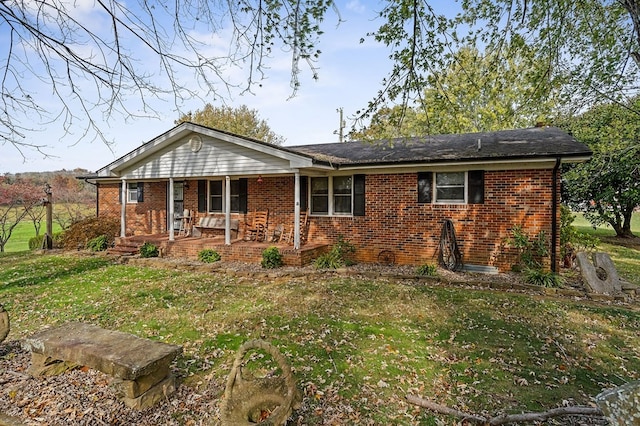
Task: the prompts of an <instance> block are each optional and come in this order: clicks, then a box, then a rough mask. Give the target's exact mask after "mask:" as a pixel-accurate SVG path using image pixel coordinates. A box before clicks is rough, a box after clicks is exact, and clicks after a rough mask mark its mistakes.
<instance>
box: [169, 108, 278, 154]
mask: <svg viewBox="0 0 640 426" xmlns="http://www.w3.org/2000/svg"><path fill="white" fill-rule="evenodd" d="M183 121H191V122H192V123H196V124H201V125H203V126H207V127H212V128H214V129H218V130H223V131H226V132H231V133H235V134H236V135H241V136H246V137H249V138H253V139H258V140H261V141H263V142H268V143H272V144H275V145H281V144H282V143H283V142H284V137H282V136H280V135H278V134H276V133H275V132H274V131H273V130H271V128H270V127H269V124H268V123H267V122H266V121H265V120H262V119H261V118H260V117H259V113H258V111H257V110H255V109H249V108H248V107H247V106H246V105H242V106H240V107H237V108H233V107H229V106H220V107H217V106H213V105H211V104H206V105H205V106H204V108H202V109H199V110H196V111H195V112H188V113H187V114H184V115H183V116H182V117H180V118H179V119H178V120H177V121H176V124H177V123H182V122H183Z"/></svg>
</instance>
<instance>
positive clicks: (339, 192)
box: [333, 176, 353, 214]
mask: <svg viewBox="0 0 640 426" xmlns="http://www.w3.org/2000/svg"><path fill="white" fill-rule="evenodd" d="M352 183H353V178H352V177H351V176H335V177H334V178H333V212H334V213H335V214H351V188H352V187H353V184H352Z"/></svg>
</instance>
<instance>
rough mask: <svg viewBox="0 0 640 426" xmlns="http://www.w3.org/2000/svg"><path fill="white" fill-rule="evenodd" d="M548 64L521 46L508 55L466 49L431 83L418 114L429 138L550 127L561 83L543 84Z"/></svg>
mask: <svg viewBox="0 0 640 426" xmlns="http://www.w3.org/2000/svg"><path fill="white" fill-rule="evenodd" d="M544 73H545V64H543V63H541V62H540V61H539V60H538V59H537V58H536V57H535V56H534V55H533V54H532V52H531V51H530V50H529V49H526V47H524V46H520V45H518V46H517V47H512V48H511V49H510V51H509V54H507V55H505V56H500V55H496V54H495V53H493V54H484V55H483V54H482V53H480V52H479V51H478V50H477V49H475V48H469V47H465V48H462V49H461V50H460V51H458V52H456V54H455V56H454V60H453V61H452V62H451V64H449V66H448V67H447V68H445V69H443V70H441V71H434V72H433V73H432V74H431V75H430V76H429V78H428V80H427V81H428V82H429V85H428V88H427V89H426V90H425V92H424V98H423V99H422V103H423V105H424V107H423V108H421V112H422V114H420V115H419V117H420V120H421V121H422V126H421V127H422V128H423V129H424V130H425V133H468V132H481V131H493V130H504V129H513V128H519V127H531V126H533V125H535V124H536V123H539V122H548V121H550V117H551V116H553V115H554V109H555V108H556V106H557V105H558V104H559V102H560V99H559V98H558V96H559V91H558V88H559V87H560V84H561V82H560V81H559V80H555V81H553V80H550V79H542V78H541V75H544Z"/></svg>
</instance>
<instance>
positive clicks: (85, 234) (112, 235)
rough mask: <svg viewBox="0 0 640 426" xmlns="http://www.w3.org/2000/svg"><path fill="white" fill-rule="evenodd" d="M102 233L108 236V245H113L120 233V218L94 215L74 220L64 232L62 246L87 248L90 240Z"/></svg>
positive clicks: (68, 248) (61, 238) (75, 248)
mask: <svg viewBox="0 0 640 426" xmlns="http://www.w3.org/2000/svg"><path fill="white" fill-rule="evenodd" d="M101 235H104V236H106V237H107V246H111V245H113V244H114V242H115V239H116V236H118V235H120V219H114V218H104V217H92V218H89V219H83V220H80V221H78V222H74V223H72V224H71V226H70V227H69V228H68V229H67V230H66V231H64V232H63V233H62V236H61V237H60V246H61V247H62V248H64V249H67V250H77V249H80V248H86V247H87V243H88V242H89V241H90V240H92V239H94V238H96V237H99V236H101ZM54 240H55V238H54Z"/></svg>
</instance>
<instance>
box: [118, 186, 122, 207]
mask: <svg viewBox="0 0 640 426" xmlns="http://www.w3.org/2000/svg"><path fill="white" fill-rule="evenodd" d="M118 203H119V204H122V182H120V183H119V184H118Z"/></svg>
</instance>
